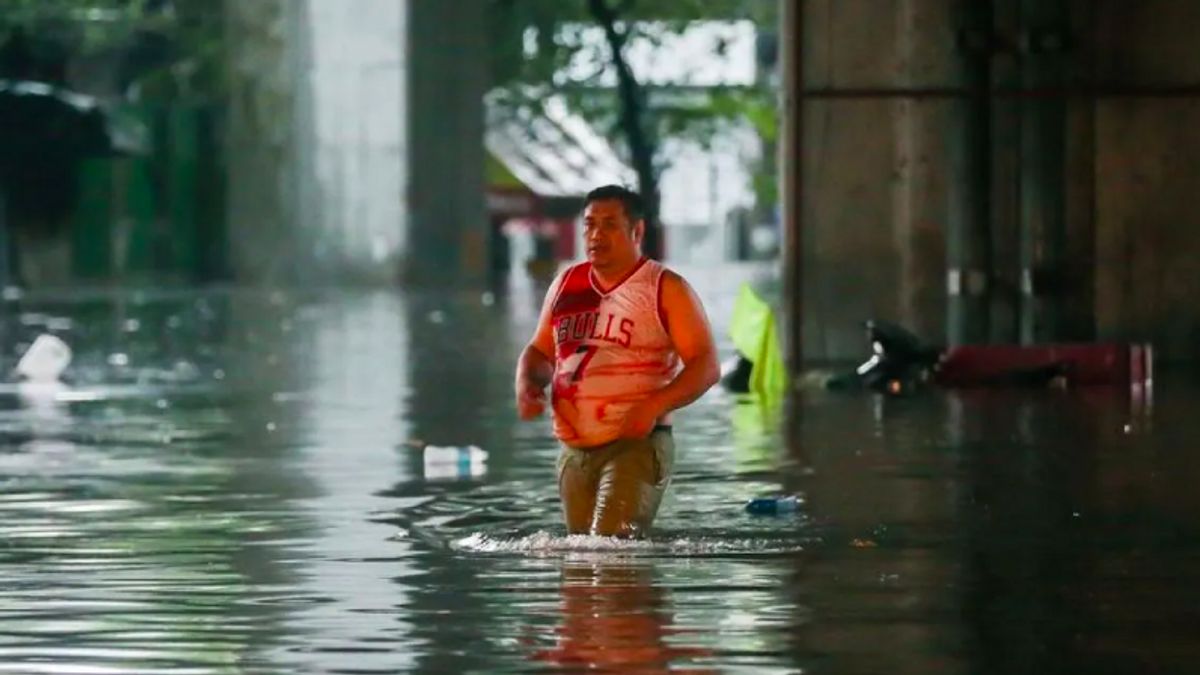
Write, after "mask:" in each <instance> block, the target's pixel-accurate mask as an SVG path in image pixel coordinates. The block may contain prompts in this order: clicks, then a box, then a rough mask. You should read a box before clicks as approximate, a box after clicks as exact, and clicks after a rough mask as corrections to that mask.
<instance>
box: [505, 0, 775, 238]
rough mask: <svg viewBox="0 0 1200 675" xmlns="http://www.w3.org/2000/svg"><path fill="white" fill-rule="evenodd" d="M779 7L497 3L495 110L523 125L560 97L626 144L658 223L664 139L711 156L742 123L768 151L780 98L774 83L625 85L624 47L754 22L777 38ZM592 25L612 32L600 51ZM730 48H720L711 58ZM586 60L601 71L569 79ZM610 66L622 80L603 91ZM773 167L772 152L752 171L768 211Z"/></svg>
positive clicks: (731, 2) (646, 1) (588, 0)
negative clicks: (727, 131) (730, 128)
mask: <svg viewBox="0 0 1200 675" xmlns="http://www.w3.org/2000/svg"><path fill="white" fill-rule="evenodd" d="M776 5H777V2H776V0H491V4H490V17H489V19H490V20H489V26H490V28H491V31H492V50H493V51H492V82H493V85H494V89H493V92H492V100H493V103H494V104H495V105H497V106H499V107H500V109H501V110H502V111H504V112H506V113H508V114H512V115H515V116H519V117H525V116H527V115H529V114H535V113H538V112H539V111H540V108H541V106H543V105H544V104H545V102H546V101H547V100H548V98H549V97H550V96H551V95H558V96H561V97H563V99H564V100H565V101H566V102H567V104H568V105H569V106H570V107H571V108H572V110H574V111H576V112H578V113H580V114H581V115H583V116H584V117H585V119H587V120H588V121H589V122H590V123H591V124H593V125H594V126H595V127H596V128H597V129H598V130H599V131H600V132H601V133H602V134H605V135H607V136H609V137H612V138H622V139H623V140H624V141H625V148H624V150H625V154H626V157H627V158H628V160H629V162H630V164H631V166H632V167H633V168H634V170H635V171H636V172H637V173H638V177H639V183H640V185H639V187H640V189H641V190H642V192H643V193H644V194H646V195H647V196H648V197H649V201H651V204H649V207H650V212H651V214H655V213H657V181H658V176H659V174H660V173H661V170H662V168H663V167H664V165H665V162H666V161H667V160H666V158H664V157H662V156H661V153H660V152H659V147H660V145H661V143H660V141H661V140H662V139H664V138H668V137H672V138H684V139H690V140H693V141H696V142H698V143H700V144H701V145H703V146H706V147H707V146H708V145H709V143H710V142H711V141H712V140H713V139H714V138H715V137H716V136H717V135H718V132H719V131H721V130H722V129H723V128H725V127H726V126H727V125H728V124H729V123H730V122H731V121H735V120H736V121H745V122H748V123H749V124H751V125H752V127H753V128H754V129H755V130H756V131H757V132H758V134H759V135H760V137H761V138H762V139H763V141H764V144H765V146H766V147H767V148H768V150H769V149H770V148H772V147H773V145H774V142H775V138H776V133H777V132H776V108H777V105H776V94H775V91H774V89H773V87H772V86H771V85H770V83H769V82H767V81H760V82H758V83H756V84H754V85H751V86H726V87H703V88H699V87H697V88H682V87H664V86H648V85H646V84H645V83H641V82H637V81H636V80H633V81H628V80H631V79H632V77H631V75H632V74H631V73H630V72H629V71H628V67H627V64H626V62H625V61H624V58H623V53H622V50H621V47H623V46H624V44H627V43H629V42H630V41H631V40H634V39H637V40H639V41H643V40H644V41H647V42H649V43H652V44H657V43H661V42H662V41H663V40H665V39H668V38H670V37H673V36H677V35H679V34H680V33H682V32H683V31H684V30H685V29H686V28H687V27H688V26H689V25H690V24H692V23H694V22H697V21H704V20H750V21H752V22H754V23H755V24H756V25H757V26H758V27H759V28H760V30H765V31H767V32H773V31H774V29H775V24H776ZM595 26H600V27H602V28H604V29H605V31H606V34H607V37H608V39H607V41H606V43H605V44H603V45H597V44H596V42H595V41H589V40H586V39H584V36H585V32H586V31H588V30H594V27H595ZM614 45H615V46H617V47H618V49H616V50H613V49H612V47H613V46H614ZM726 47H727V45H724V44H721V43H715V44H714V45H713V50H714V53H717V54H719V53H720V52H721V51H722V50H723V49H725V48H726ZM580 60H586V61H589V62H593V63H596V64H598V67H596V68H594V69H592V70H591V71H590V72H579V71H578V70H577V69H576V70H574V71H572V72H574V75H573V77H572V76H570V75H565V74H564V73H567V72H568V71H570V69H568V66H569V65H570V64H572V63H578V62H579V61H580ZM610 67H611V68H612V69H613V70H615V71H616V73H617V80H618V83H617V86H616V87H615V88H614V87H611V86H600V82H601V78H602V77H605V76H606V74H607V73H608V72H609V68H610ZM623 71H624V72H623ZM760 79H762V78H760ZM773 164H774V157H773V152H771V151H768V152H767V153H765V157H764V158H763V161H762V162H761V164H760V165H759V166H756V167H752V168H753V169H754V173H755V175H756V178H755V181H754V183H755V191H756V194H757V196H758V199H759V202H760V205H762V206H763V207H766V208H769V206H770V205H771V204H773V203H774V201H775V198H776V195H775V192H776V190H775V187H774V184H775V181H774V179H773V175H774V169H773Z"/></svg>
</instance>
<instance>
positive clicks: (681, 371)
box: [516, 185, 720, 537]
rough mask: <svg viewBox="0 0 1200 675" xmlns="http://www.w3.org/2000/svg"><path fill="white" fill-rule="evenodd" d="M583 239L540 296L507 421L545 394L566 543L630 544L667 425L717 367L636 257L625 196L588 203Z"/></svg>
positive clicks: (539, 404)
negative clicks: (574, 259)
mask: <svg viewBox="0 0 1200 675" xmlns="http://www.w3.org/2000/svg"><path fill="white" fill-rule="evenodd" d="M584 228H585V241H586V242H587V256H588V260H587V262H584V263H580V264H577V265H573V266H571V267H569V268H567V269H566V270H564V271H563V272H562V273H561V274H559V275H558V277H557V278H556V279H555V280H554V283H552V284H551V285H550V288H549V290H548V291H547V292H546V298H545V300H544V301H543V303H542V312H541V316H540V318H539V319H538V326H537V329H536V331H535V332H534V334H533V338H532V339H531V340H530V341H529V344H528V345H527V346H526V347H525V349H524V351H522V352H521V356H520V359H519V360H518V362H517V372H516V399H517V412H518V413H519V414H520V417H521V419H523V420H529V419H533V418H535V417H537V416H539V415H541V414H542V412H543V411H544V410H545V407H546V406H545V401H546V398H545V389H546V386H547V385H550V395H551V399H550V400H551V408H552V410H553V420H554V435H555V436H557V437H558V439H559V441H560V442H561V443H562V446H563V448H562V453H561V454H560V456H559V459H558V492H559V496H560V497H561V499H562V505H563V516H564V517H565V519H566V524H567V531H568V532H569V533H570V534H589V533H590V534H596V535H603V536H622V537H636V536H641V535H644V534H645V533H647V532H648V531H649V529H650V525H651V523H652V522H653V521H654V515H655V513H657V511H658V505H659V502H660V501H661V500H662V495H663V492H665V491H666V488H667V484H668V483H669V482H670V479H671V468H672V464H673V463H674V455H675V443H674V440H673V439H672V436H671V425H670V413H671V411H672V410H675V409H676V408H680V407H682V406H685V405H687V404H689V403H691V402H692V401H694V400H696V399H697V398H699V397H700V395H701V394H703V393H704V392H705V391H707V390H708V388H709V387H711V386H712V385H713V384H715V383H716V382H717V380H718V378H719V377H720V367H719V366H718V364H717V355H716V350H715V348H714V347H713V338H712V330H711V329H710V328H709V325H708V318H707V317H706V316H705V314H704V308H703V306H701V304H700V300H699V299H698V298H697V297H696V294H695V292H694V291H693V290H692V288H691V286H689V285H688V283H687V282H686V281H684V279H683V277H681V276H679V275H678V274H676V273H675V272H672V271H670V270H668V269H666V268H665V267H663V266H662V265H660V264H659V263H657V262H655V261H653V260H650V259H648V258H646V257H645V256H643V255H642V254H641V248H640V247H641V242H642V236H643V234H644V233H645V228H646V223H645V221H644V220H643V219H642V207H641V198H640V197H639V196H638V195H637V193H635V192H632V191H630V190H627V189H625V188H623V187H620V186H616V185H608V186H604V187H600V188H597V189H595V190H593V191H592V192H590V193H588V195H587V206H586V209H585V211H584Z"/></svg>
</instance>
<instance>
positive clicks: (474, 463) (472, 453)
mask: <svg viewBox="0 0 1200 675" xmlns="http://www.w3.org/2000/svg"><path fill="white" fill-rule="evenodd" d="M487 457H488V453H487V451H486V450H484V449H483V448H480V447H479V446H477V445H427V446H425V477H426V478H458V477H463V476H479V475H483V474H485V473H487V464H486V462H487Z"/></svg>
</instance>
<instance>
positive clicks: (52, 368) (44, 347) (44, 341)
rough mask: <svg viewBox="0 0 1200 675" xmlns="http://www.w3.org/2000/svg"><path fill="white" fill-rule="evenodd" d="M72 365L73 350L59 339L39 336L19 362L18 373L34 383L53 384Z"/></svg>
mask: <svg viewBox="0 0 1200 675" xmlns="http://www.w3.org/2000/svg"><path fill="white" fill-rule="evenodd" d="M70 364H71V348H70V347H68V346H67V343H65V342H63V341H62V340H60V339H59V338H57V337H55V336H53V335H51V334H49V333H43V334H42V335H39V336H38V337H37V339H36V340H34V341H33V344H32V345H30V346H29V349H28V350H26V351H25V355H24V356H22V357H21V360H20V361H19V362H17V372H18V373H19V374H21V375H23V376H24V377H25V378H27V379H29V380H30V381H33V382H53V381H56V380H57V379H58V377H59V376H60V375H62V373H63V371H64V370H66V369H67V366H68V365H70Z"/></svg>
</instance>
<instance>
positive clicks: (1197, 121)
mask: <svg viewBox="0 0 1200 675" xmlns="http://www.w3.org/2000/svg"><path fill="white" fill-rule="evenodd" d="M1093 9H1094V13H1095V21H1096V23H1095V26H1094V31H1093V33H1092V35H1093V36H1094V37H1093V39H1094V40H1095V48H1094V51H1095V55H1096V56H1095V77H1096V79H1097V80H1098V81H1099V82H1100V83H1102V84H1103V85H1104V86H1106V87H1110V88H1113V89H1116V88H1121V87H1124V88H1131V87H1137V88H1141V89H1142V90H1143V91H1144V92H1145V93H1144V94H1143V95H1139V96H1127V97H1112V98H1105V99H1101V100H1099V101H1096V102H1095V104H1094V105H1095V140H1094V142H1095V153H1096V155H1095V157H1096V159H1095V174H1094V177H1093V179H1094V181H1095V185H1096V187H1095V219H1096V267H1095V269H1096V278H1095V283H1096V287H1095V288H1096V303H1095V308H1096V321H1097V328H1098V335H1099V337H1101V338H1117V339H1137V340H1151V341H1153V343H1154V345H1155V347H1156V350H1157V351H1156V357H1163V358H1165V360H1168V361H1170V360H1187V361H1195V360H1196V359H1197V354H1200V352H1198V351H1197V345H1200V313H1198V312H1197V311H1196V307H1197V306H1200V258H1198V257H1197V255H1196V251H1198V250H1200V211H1198V210H1197V208H1196V205H1195V202H1196V186H1197V185H1200V162H1197V159H1196V158H1197V157H1200V96H1198V95H1197V93H1196V92H1195V83H1196V82H1200V60H1198V59H1196V58H1195V49H1196V47H1195V44H1196V38H1195V36H1196V35H1198V34H1200V3H1195V2H1178V1H1177V0H1143V1H1141V2H1123V1H1122V0H1103V1H1100V2H1096V3H1094V8H1093ZM1181 87H1190V88H1191V89H1190V91H1178V90H1179V88H1181ZM1152 89H1158V90H1160V91H1161V92H1163V93H1162V94H1161V95H1153V94H1151V93H1150V92H1149V90H1152ZM1172 90H1176V91H1175V93H1172Z"/></svg>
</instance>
